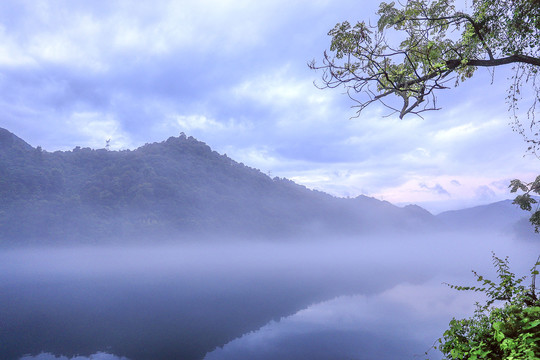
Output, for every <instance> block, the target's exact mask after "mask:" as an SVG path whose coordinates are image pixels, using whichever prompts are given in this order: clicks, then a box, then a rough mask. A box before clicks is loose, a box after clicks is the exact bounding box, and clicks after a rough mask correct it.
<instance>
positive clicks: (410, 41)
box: [309, 0, 540, 146]
mask: <svg viewBox="0 0 540 360" xmlns="http://www.w3.org/2000/svg"><path fill="white" fill-rule="evenodd" d="M472 2H473V4H472V8H471V13H470V14H469V13H466V12H463V11H457V10H456V9H455V6H454V3H453V0H434V1H430V0H409V1H407V3H406V4H405V5H404V6H402V7H401V8H398V7H396V5H395V3H394V2H391V3H389V4H387V3H384V2H383V3H381V4H380V7H379V11H378V13H377V14H378V15H379V20H378V22H377V26H370V25H368V24H366V23H365V22H363V21H362V22H358V23H357V24H356V25H354V26H351V24H349V22H347V21H345V22H343V23H338V24H337V25H336V26H335V27H334V28H333V29H332V30H330V32H329V33H328V35H330V36H331V37H332V41H331V45H330V51H331V54H329V53H328V52H326V51H325V52H324V58H323V64H322V65H318V64H316V63H315V61H312V62H311V63H310V64H309V66H310V68H312V69H315V70H323V75H322V81H323V85H322V86H321V87H322V88H336V87H340V86H344V87H345V89H346V91H347V93H348V95H349V96H350V97H351V99H353V100H354V101H355V102H356V103H357V105H355V106H354V107H356V108H357V115H360V113H361V112H362V110H363V109H365V108H366V107H367V106H369V105H370V104H372V103H374V102H380V103H382V104H383V105H385V106H386V107H388V108H390V109H391V110H393V111H395V112H397V113H398V114H399V117H400V118H403V117H404V116H405V115H407V114H417V115H419V114H421V113H422V112H424V111H428V110H438V109H439V108H438V107H437V103H436V94H437V93H438V91H439V90H443V89H448V85H449V84H450V83H451V82H454V85H456V86H457V85H458V84H459V83H460V82H462V81H465V80H466V79H467V78H470V77H472V76H473V74H474V72H475V71H476V69H477V68H478V67H496V66H502V65H507V64H514V69H515V72H514V75H513V81H512V82H511V85H510V86H509V98H508V100H509V101H510V105H511V106H512V109H514V110H515V109H516V108H517V101H518V100H519V95H520V91H521V85H522V84H523V83H524V82H526V83H530V84H532V86H533V88H534V90H535V95H536V96H535V99H534V100H533V104H532V106H531V108H530V111H529V114H528V115H529V116H530V120H531V122H532V123H531V126H532V127H535V126H536V123H535V121H534V110H535V105H536V103H537V102H538V97H539V95H540V84H538V83H537V82H536V77H537V75H538V68H539V67H540V1H539V0H473V1H472ZM392 30H394V32H392ZM388 39H391V40H392V41H393V42H395V43H396V44H394V43H393V42H391V41H390V40H388ZM390 95H394V96H395V98H393V99H392V98H391V97H390ZM396 97H397V98H396ZM396 99H397V102H396ZM516 125H517V126H518V128H517V130H520V129H521V130H523V128H522V127H521V128H519V126H520V124H519V123H518V124H516ZM536 135H537V134H536ZM531 144H532V145H536V146H538V145H539V142H538V140H536V139H533V142H532V143H531Z"/></svg>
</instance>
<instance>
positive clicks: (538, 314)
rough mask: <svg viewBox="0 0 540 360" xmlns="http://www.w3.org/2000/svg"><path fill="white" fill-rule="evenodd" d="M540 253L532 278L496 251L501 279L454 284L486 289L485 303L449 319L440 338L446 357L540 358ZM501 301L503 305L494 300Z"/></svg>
mask: <svg viewBox="0 0 540 360" xmlns="http://www.w3.org/2000/svg"><path fill="white" fill-rule="evenodd" d="M539 260H540V257H539V258H538V260H537V262H536V264H535V265H534V266H533V268H532V269H531V270H530V273H531V277H532V282H531V285H530V286H525V285H523V282H524V281H525V280H526V277H520V278H516V275H515V274H514V273H512V272H511V271H510V267H509V262H508V258H506V259H500V258H498V257H496V256H495V255H493V264H494V266H495V269H496V270H497V278H498V281H492V280H489V279H486V278H484V277H483V276H481V275H478V274H477V273H476V272H473V273H474V276H475V277H476V280H477V281H478V282H480V283H481V286H455V285H449V286H450V287H451V288H453V289H456V290H470V291H478V292H483V293H485V294H486V295H487V299H488V300H487V302H486V303H485V304H484V305H480V304H478V303H477V304H476V310H475V312H474V315H473V316H472V317H471V318H469V319H462V320H456V319H455V318H454V319H452V320H451V321H450V324H449V325H450V327H449V329H448V330H446V331H445V332H444V335H443V337H442V338H441V339H439V346H438V348H439V350H440V351H441V352H442V353H443V354H444V356H445V359H471V360H475V359H529V360H533V359H540V301H539V300H538V295H539V293H538V291H537V290H536V287H535V279H536V275H537V274H538V270H536V267H537V266H538V265H540V261H539ZM499 303H502V306H494V304H499Z"/></svg>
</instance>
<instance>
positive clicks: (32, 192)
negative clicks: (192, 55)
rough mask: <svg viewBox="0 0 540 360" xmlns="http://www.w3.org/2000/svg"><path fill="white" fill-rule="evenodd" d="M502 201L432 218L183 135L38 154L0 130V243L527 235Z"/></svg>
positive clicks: (522, 217)
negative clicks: (338, 192) (275, 172)
mask: <svg viewBox="0 0 540 360" xmlns="http://www.w3.org/2000/svg"><path fill="white" fill-rule="evenodd" d="M526 217H527V213H525V212H523V211H521V210H520V209H519V208H518V207H517V206H515V205H513V204H511V201H510V200H507V201H502V202H498V203H494V204H490V205H485V206H478V207H475V208H470V209H464V210H458V211H448V212H444V213H441V214H439V215H437V216H434V215H432V214H431V213H429V212H428V211H426V210H425V209H423V208H421V207H419V206H417V205H408V206H405V207H403V208H400V207H397V206H395V205H393V204H391V203H389V202H387V201H380V200H377V199H374V198H370V197H367V196H358V197H356V198H352V199H351V198H347V199H344V198H336V197H333V196H331V195H328V194H326V193H323V192H320V191H314V190H309V189H307V188H306V187H304V186H301V185H298V184H296V183H294V182H292V181H290V180H287V179H284V178H278V177H274V178H270V177H269V176H267V175H266V174H263V173H262V172H261V171H259V170H257V169H253V168H250V167H248V166H245V165H244V164H242V163H238V162H236V161H234V160H232V159H230V158H229V157H228V156H227V155H221V154H218V153H217V152H215V151H213V150H212V149H211V148H210V147H209V146H208V145H206V144H205V143H203V142H201V141H198V140H196V139H195V138H193V137H187V136H186V135H184V134H183V133H182V134H180V136H178V137H170V138H169V139H167V140H166V141H162V142H159V143H152V144H146V145H144V146H141V147H139V148H138V149H135V150H122V151H108V150H106V149H98V150H94V149H90V148H80V147H76V148H74V149H73V150H72V151H55V152H47V151H44V150H42V149H41V148H40V147H39V146H38V147H36V148H34V147H32V146H31V145H29V144H28V143H26V142H25V141H24V140H22V139H20V138H19V137H17V136H16V135H14V134H12V133H11V132H9V131H8V130H6V129H2V128H0V245H7V246H11V245H14V244H29V243H37V244H51V243H66V242H69V243H97V242H106V243H110V242H128V241H135V240H144V241H154V242H158V241H164V240H171V239H175V240H181V239H182V238H190V239H202V238H204V237H208V236H215V237H217V238H225V237H228V236H230V237H249V238H276V239H283V238H287V237H309V238H310V237H313V236H321V237H328V236H330V237H331V238H335V237H339V236H351V235H353V236H357V235H365V234H374V233H381V232H393V233H398V234H399V233H412V232H416V231H441V230H443V231H454V230H464V231H474V230H479V231H497V230H501V231H505V232H514V233H519V234H520V236H522V235H524V234H529V235H530V233H531V231H530V226H529V225H528V224H527V221H526Z"/></svg>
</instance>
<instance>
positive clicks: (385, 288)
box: [0, 233, 538, 360]
mask: <svg viewBox="0 0 540 360" xmlns="http://www.w3.org/2000/svg"><path fill="white" fill-rule="evenodd" d="M194 240H197V241H193V242H191V243H186V244H179V245H163V246H157V247H156V246H154V247H150V246H133V247H72V248H67V247H57V248H25V249H11V250H2V251H1V252H0V293H1V294H2V296H1V297H0V320H1V321H0V338H1V339H2V346H1V347H0V358H2V359H25V360H30V359H32V360H37V359H39V360H49V359H62V360H64V359H66V360H67V359H77V360H88V359H92V360H110V359H114V360H117V359H121V358H122V357H125V358H126V359H131V360H139V359H141V360H143V359H203V358H206V359H208V360H216V359H254V358H257V359H298V358H310V359H335V358H343V359H373V358H374V357H377V358H378V359H414V358H415V355H419V354H422V353H423V352H424V351H426V350H427V349H428V348H429V347H430V346H431V345H432V344H433V342H434V341H435V340H436V339H437V338H438V337H439V336H440V335H441V334H442V332H443V331H444V329H445V328H446V326H447V324H448V321H449V320H450V319H451V318H452V317H453V316H456V317H465V316H470V315H471V314H472V311H473V309H474V305H473V304H474V302H475V301H476V300H478V299H479V298H478V296H479V295H478V294H469V293H462V292H456V291H453V290H451V289H449V288H448V287H447V286H445V285H443V284H442V282H449V283H457V284H471V285H473V284H474V283H475V281H474V278H473V276H472V274H471V270H472V269H474V270H476V271H478V272H480V273H482V274H486V275H489V276H491V277H495V274H494V270H493V269H492V265H491V261H492V259H491V251H494V252H495V253H496V255H498V256H500V257H504V256H507V255H508V256H509V257H510V264H511V266H512V270H514V271H515V272H516V273H518V274H526V273H527V270H528V269H529V268H530V267H531V266H532V264H533V263H534V261H535V260H536V257H537V256H538V254H537V252H538V246H537V243H536V242H525V241H520V240H517V239H513V238H508V237H504V236H500V235H493V234H483V235H474V234H468V235H467V234H459V233H447V234H443V235H441V234H438V235H437V234H424V235H419V236H411V235H409V236H401V235H394V236H391V237H388V238H376V237H372V238H365V237H364V238H355V239H353V238H349V239H327V240H325V241H306V240H303V241H294V240H290V239H289V240H283V241H281V242H273V243H272V242H257V241H253V242H248V241H235V240H234V239H221V241H219V242H216V241H212V242H205V239H194ZM430 354H431V355H432V357H433V358H437V357H438V354H437V353H436V352H431V353H430ZM60 356H63V357H60Z"/></svg>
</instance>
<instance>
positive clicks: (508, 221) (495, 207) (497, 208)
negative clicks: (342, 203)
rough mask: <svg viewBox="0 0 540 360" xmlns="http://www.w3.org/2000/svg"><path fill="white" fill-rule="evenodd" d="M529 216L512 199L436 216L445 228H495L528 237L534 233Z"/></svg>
mask: <svg viewBox="0 0 540 360" xmlns="http://www.w3.org/2000/svg"><path fill="white" fill-rule="evenodd" d="M530 216H531V214H530V213H529V212H526V211H523V210H521V209H520V208H519V206H517V205H515V204H513V203H512V200H503V201H498V202H495V203H492V204H487V205H480V206H475V207H472V208H468V209H462V210H452V211H445V212H442V213H440V214H438V215H437V216H436V218H437V219H438V220H439V221H440V223H441V225H442V226H443V227H444V228H446V229H460V230H466V231H489V230H495V229H496V230H500V231H503V232H506V233H514V234H516V235H519V236H520V237H522V238H523V237H524V238H528V237H531V236H533V235H534V230H533V227H532V226H531V224H530V223H529V221H528V218H529V217H530ZM534 238H535V237H534Z"/></svg>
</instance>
